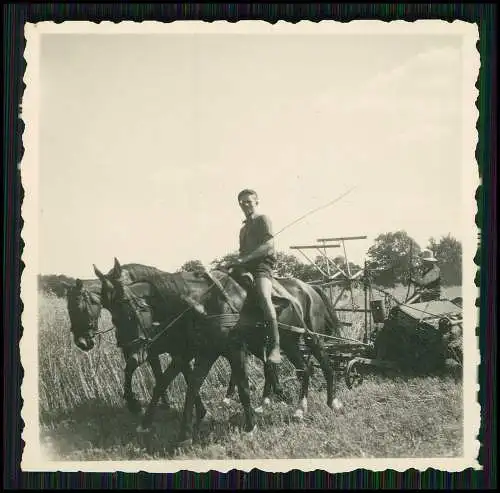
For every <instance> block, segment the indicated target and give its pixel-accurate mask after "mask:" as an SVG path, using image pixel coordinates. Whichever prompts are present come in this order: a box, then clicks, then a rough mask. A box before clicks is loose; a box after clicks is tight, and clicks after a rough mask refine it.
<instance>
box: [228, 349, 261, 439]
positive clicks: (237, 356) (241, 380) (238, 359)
mask: <svg viewBox="0 0 500 493" xmlns="http://www.w3.org/2000/svg"><path fill="white" fill-rule="evenodd" d="M229 360H230V362H231V369H232V371H233V374H234V377H235V380H236V382H237V384H238V394H239V397H240V402H241V404H242V405H243V410H244V413H245V427H244V431H245V433H253V431H254V430H255V428H256V424H255V419H254V415H253V410H252V405H251V401H250V386H249V384H248V367H247V354H246V351H245V350H244V349H243V348H238V349H235V350H233V351H231V353H230V357H229Z"/></svg>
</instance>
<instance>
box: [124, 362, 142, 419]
mask: <svg viewBox="0 0 500 493" xmlns="http://www.w3.org/2000/svg"><path fill="white" fill-rule="evenodd" d="M126 361H127V362H126V365H125V384H124V389H123V397H124V399H125V401H126V402H127V407H128V410H129V411H130V412H131V413H133V414H140V412H141V404H140V402H139V400H138V399H136V397H135V395H134V393H133V392H132V377H133V375H134V371H135V370H136V369H137V367H138V366H139V363H138V361H137V359H136V358H135V357H134V355H132V356H130V357H128V358H127V360H126Z"/></svg>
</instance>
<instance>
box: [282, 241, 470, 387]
mask: <svg viewBox="0 0 500 493" xmlns="http://www.w3.org/2000/svg"><path fill="white" fill-rule="evenodd" d="M366 238H367V237H366V236H349V237H336V238H320V239H318V240H317V242H318V243H316V244H312V245H294V246H291V247H290V248H291V249H292V250H297V251H299V252H300V253H301V254H302V255H303V256H304V257H305V258H306V259H307V260H308V261H309V262H310V263H311V264H312V265H313V266H314V267H315V268H316V269H317V270H318V271H319V273H320V274H321V279H320V280H319V281H313V282H311V284H316V285H318V286H319V287H320V288H321V289H323V290H324V291H325V292H326V294H327V295H328V297H329V298H330V300H331V303H332V306H333V309H334V310H335V312H336V313H337V314H341V315H344V316H341V317H339V319H340V323H341V325H342V326H343V329H342V334H340V335H339V336H326V335H322V336H320V337H322V338H324V340H323V345H324V347H325V348H326V349H327V351H328V354H329V357H330V360H331V362H332V364H333V366H334V368H335V370H336V372H338V373H339V374H340V375H343V377H344V379H345V382H346V385H347V387H348V388H353V387H355V386H358V385H360V384H361V383H362V381H363V377H364V374H365V373H366V372H368V371H370V370H372V371H373V370H375V371H377V370H379V371H380V370H384V369H386V370H387V369H390V370H396V371H412V372H415V371H416V372H419V373H421V372H425V373H428V372H434V371H436V370H440V369H443V368H445V367H446V366H453V367H454V368H457V367H458V368H461V366H462V306H461V299H460V298H456V299H454V300H447V299H439V300H435V301H428V302H423V303H422V302H418V303H415V302H414V299H415V297H414V296H412V297H410V296H409V289H408V292H407V295H406V299H405V300H404V301H401V300H398V299H397V298H396V297H395V296H394V295H393V294H392V293H390V292H388V291H386V290H383V289H381V288H380V287H377V286H376V285H375V284H374V283H373V280H372V279H373V273H374V271H373V270H371V269H370V268H369V267H368V266H367V263H366V261H365V263H364V266H363V267H361V268H360V267H358V268H354V264H351V263H350V262H349V259H348V257H347V248H346V242H350V241H356V240H364V239H366ZM340 247H342V248H343V254H344V255H343V261H342V263H340V262H338V261H335V260H333V259H332V258H331V256H330V255H328V250H330V249H335V248H340ZM304 250H316V251H317V252H318V253H319V255H320V256H321V258H322V259H323V262H321V266H320V265H318V262H314V261H313V260H311V258H310V257H309V256H308V255H307V254H306V253H305V252H304ZM408 287H409V286H408ZM361 293H362V294H361ZM346 299H347V301H346ZM349 313H350V315H351V316H350V317H347V318H348V320H346V317H345V314H349ZM349 319H350V320H349ZM303 350H304V351H307V347H306V346H305V345H304V346H303ZM308 357H310V355H308Z"/></svg>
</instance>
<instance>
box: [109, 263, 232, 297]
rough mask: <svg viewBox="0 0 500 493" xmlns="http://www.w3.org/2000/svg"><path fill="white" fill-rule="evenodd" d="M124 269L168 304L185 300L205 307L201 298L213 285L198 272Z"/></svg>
mask: <svg viewBox="0 0 500 493" xmlns="http://www.w3.org/2000/svg"><path fill="white" fill-rule="evenodd" d="M122 269H124V270H126V271H127V272H128V274H129V275H130V278H131V279H132V281H133V282H134V283H135V282H148V283H149V284H151V285H152V286H153V288H154V289H155V291H156V293H157V295H158V296H159V297H160V298H161V299H162V301H164V302H166V303H168V304H174V303H179V300H183V301H184V302H187V303H188V304H197V303H200V304H202V305H203V304H204V303H201V302H200V298H201V296H202V295H203V294H204V293H205V292H206V290H207V289H208V288H209V287H210V285H211V283H210V281H209V279H208V278H207V277H206V276H204V275H203V274H202V273H198V272H166V271H162V270H160V269H157V268H156V267H151V266H148V265H143V264H127V265H123V266H122ZM112 272H113V269H112V270H111V271H110V273H109V274H108V275H110V274H111V275H112ZM212 272H214V271H212ZM216 272H219V271H216ZM221 274H222V275H226V274H225V273H221Z"/></svg>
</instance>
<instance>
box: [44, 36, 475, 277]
mask: <svg viewBox="0 0 500 493" xmlns="http://www.w3.org/2000/svg"><path fill="white" fill-rule="evenodd" d="M460 41H461V40H460V38H458V37H457V36H451V35H450V36H443V35H440V36H431V35H415V36H411V35H404V36H403V35H387V36H384V35H380V34H379V35H372V36H366V35H363V36H362V35H336V36H331V35H330V36H329V35H310V36H300V35H282V36H272V35H262V34H260V35H238V34H222V35H217V34H197V35H188V34H184V35H183V34H168V35H167V34H165V35H162V34H156V35H152V34H126V35H97V34H69V35H68V34H44V35H43V40H42V47H41V62H40V82H41V86H40V114H39V123H40V130H39V132H40V133H39V141H40V154H39V177H40V179H39V180H40V181H39V214H40V216H39V219H40V222H39V241H40V243H39V269H40V273H42V274H66V275H69V276H75V277H76V276H78V277H82V278H91V277H95V275H94V272H93V268H92V264H96V265H97V266H98V267H99V268H100V269H101V270H108V269H110V268H111V267H112V265H113V259H114V257H117V258H118V259H119V260H120V262H122V263H129V262H140V263H144V264H147V265H154V266H156V267H158V268H161V269H164V270H167V271H173V270H176V269H178V268H179V267H180V266H181V265H182V264H183V263H184V262H186V261H188V260H192V259H200V260H202V261H203V262H205V263H206V264H208V263H209V262H210V261H211V260H213V259H214V258H216V257H219V258H220V257H221V256H223V255H225V254H226V253H229V252H231V251H234V250H236V249H237V248H238V233H239V229H240V227H241V225H242V220H243V215H242V212H241V210H240V208H239V206H238V203H237V198H236V196H237V194H238V192H239V191H240V190H241V189H242V188H254V189H255V190H257V191H258V193H259V196H260V210H261V212H263V213H266V214H268V215H269V216H270V218H271V221H272V224H273V227H274V230H275V231H278V230H280V229H282V228H284V227H286V226H287V225H288V224H289V223H291V222H293V221H294V220H296V219H297V218H299V217H300V216H303V215H304V214H306V213H307V212H308V211H311V210H313V209H316V208H318V207H320V206H321V205H323V204H326V203H328V202H330V201H332V200H334V199H335V198H336V197H338V196H340V195H342V194H343V193H345V192H346V191H347V190H348V189H350V188H351V187H355V188H354V190H352V191H351V192H350V193H349V194H348V195H347V196H345V197H344V198H342V199H341V200H339V201H338V202H336V203H335V204H333V205H332V206H330V207H327V208H325V209H322V210H320V211H318V212H316V213H314V214H311V215H309V216H308V217H307V218H305V219H304V220H302V221H300V222H298V223H297V224H295V225H293V226H291V227H289V228H287V229H285V230H284V231H283V232H282V233H280V234H278V236H277V237H276V246H277V248H278V249H279V250H281V251H284V252H286V253H293V252H292V250H290V246H292V245H301V244H302V245H303V244H313V243H316V240H317V239H318V238H324V237H332V236H333V237H336V236H358V235H366V236H367V237H368V238H367V239H366V240H360V241H356V242H352V243H349V244H348V250H347V253H348V256H349V260H352V261H355V262H362V261H363V258H364V256H365V255H366V252H367V250H368V248H369V247H370V246H371V245H372V244H373V242H374V240H375V238H376V237H377V236H378V235H379V234H382V233H386V232H390V231H397V230H401V229H403V230H405V231H407V233H408V234H409V235H410V236H412V237H413V238H414V239H415V240H416V241H417V242H418V243H419V244H420V246H421V247H422V248H424V247H425V246H426V245H427V242H428V240H429V238H430V237H434V238H440V237H441V236H444V235H447V234H451V235H452V236H454V237H456V238H458V239H459V240H461V241H462V240H463V235H464V232H465V233H467V231H466V228H465V227H464V224H463V223H462V220H463V219H462V215H461V214H460V208H461V196H462V195H461V194H462V181H461V180H462V175H461V168H462V165H463V163H462V159H463V158H462V154H461V135H462V134H461V132H462V120H463V108H462V102H461V94H462V91H463V88H462V85H461V84H462V82H461V80H462V63H461V57H462V53H461V48H460V46H461V44H460ZM471 165H474V164H473V163H471ZM337 253H338V252H335V254H337ZM299 258H300V257H299ZM302 260H304V259H303V258H302Z"/></svg>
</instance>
